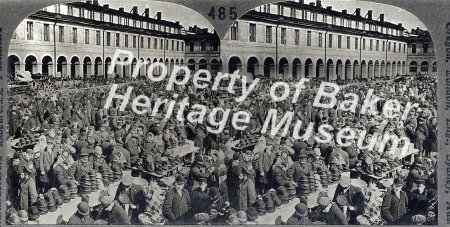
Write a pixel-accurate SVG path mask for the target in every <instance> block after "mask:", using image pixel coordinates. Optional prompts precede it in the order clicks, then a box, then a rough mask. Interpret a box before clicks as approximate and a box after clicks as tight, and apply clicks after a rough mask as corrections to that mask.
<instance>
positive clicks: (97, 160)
mask: <svg viewBox="0 0 450 227" xmlns="http://www.w3.org/2000/svg"><path fill="white" fill-rule="evenodd" d="M94 151H95V152H94V155H92V156H91V157H89V161H90V162H92V164H93V168H94V169H95V170H98V169H100V168H103V169H105V168H109V166H108V163H106V160H105V158H104V157H103V149H102V147H100V146H96V147H95V148H94ZM100 166H102V167H100Z"/></svg>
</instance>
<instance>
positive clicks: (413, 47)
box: [411, 43, 417, 54]
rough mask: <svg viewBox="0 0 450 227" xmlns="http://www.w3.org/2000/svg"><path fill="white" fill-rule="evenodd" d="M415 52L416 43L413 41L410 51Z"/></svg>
mask: <svg viewBox="0 0 450 227" xmlns="http://www.w3.org/2000/svg"><path fill="white" fill-rule="evenodd" d="M416 52H417V45H416V44H415V43H413V44H411V53H412V54H415V53H416Z"/></svg>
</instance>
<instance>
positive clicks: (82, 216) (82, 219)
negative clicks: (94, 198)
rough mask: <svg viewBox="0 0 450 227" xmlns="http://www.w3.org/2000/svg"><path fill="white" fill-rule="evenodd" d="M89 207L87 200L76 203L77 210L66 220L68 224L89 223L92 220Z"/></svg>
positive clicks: (91, 222)
mask: <svg viewBox="0 0 450 227" xmlns="http://www.w3.org/2000/svg"><path fill="white" fill-rule="evenodd" d="M89 214H90V207H89V204H88V203H87V202H80V203H79V204H78V205H77V212H76V213H75V214H73V215H72V216H71V217H70V218H69V220H68V221H67V224H68V225H91V224H93V223H94V220H93V219H92V218H91V216H90V215H89Z"/></svg>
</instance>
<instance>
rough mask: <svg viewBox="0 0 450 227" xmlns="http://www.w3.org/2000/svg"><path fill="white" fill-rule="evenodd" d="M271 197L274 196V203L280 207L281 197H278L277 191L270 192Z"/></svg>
mask: <svg viewBox="0 0 450 227" xmlns="http://www.w3.org/2000/svg"><path fill="white" fill-rule="evenodd" d="M270 197H272V201H273V205H274V206H275V207H279V206H280V205H281V199H280V198H279V197H278V195H277V192H276V191H271V192H270Z"/></svg>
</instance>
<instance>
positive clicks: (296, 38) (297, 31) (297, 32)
mask: <svg viewBox="0 0 450 227" xmlns="http://www.w3.org/2000/svg"><path fill="white" fill-rule="evenodd" d="M294 33H295V37H294V45H296V46H298V45H299V44H300V30H298V29H295V32H294Z"/></svg>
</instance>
